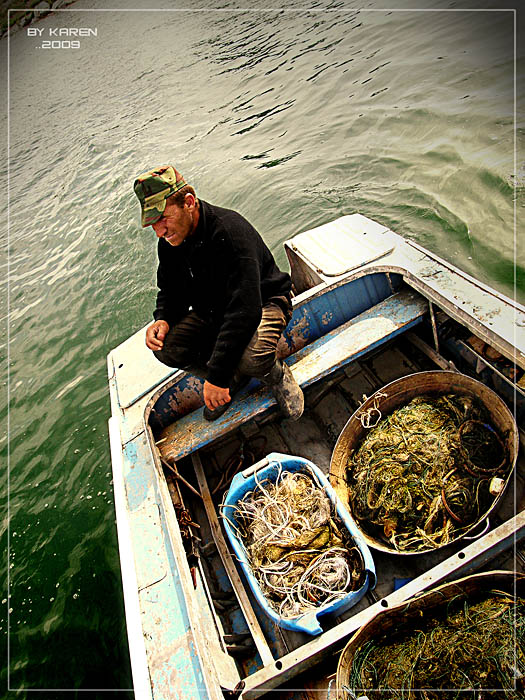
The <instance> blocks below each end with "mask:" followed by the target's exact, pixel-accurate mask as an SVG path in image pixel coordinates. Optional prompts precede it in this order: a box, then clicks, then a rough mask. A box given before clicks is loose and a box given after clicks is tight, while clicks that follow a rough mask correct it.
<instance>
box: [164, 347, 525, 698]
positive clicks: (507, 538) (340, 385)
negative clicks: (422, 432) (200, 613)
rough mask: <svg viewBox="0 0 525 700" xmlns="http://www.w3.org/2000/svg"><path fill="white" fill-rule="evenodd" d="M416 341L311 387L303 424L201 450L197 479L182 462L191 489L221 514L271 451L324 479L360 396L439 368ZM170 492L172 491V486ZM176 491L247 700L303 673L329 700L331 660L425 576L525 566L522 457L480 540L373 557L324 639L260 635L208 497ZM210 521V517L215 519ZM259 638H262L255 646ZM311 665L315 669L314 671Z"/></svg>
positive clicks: (245, 431) (275, 420)
mask: <svg viewBox="0 0 525 700" xmlns="http://www.w3.org/2000/svg"><path fill="white" fill-rule="evenodd" d="M416 343H417V345H419V348H418V347H416V344H414V342H413V341H412V340H411V335H410V334H407V335H402V336H400V337H398V338H396V339H394V340H393V341H392V342H391V343H390V344H387V345H386V346H383V347H382V348H381V349H379V350H377V351H376V352H374V353H372V354H370V355H369V356H367V357H366V358H364V359H363V358H361V359H359V360H355V361H354V362H352V363H351V364H350V365H347V366H346V367H343V368H341V369H340V370H338V371H336V372H335V373H334V374H332V375H331V376H329V377H328V378H327V379H324V380H322V381H319V382H317V383H315V384H313V385H312V386H309V387H307V388H306V391H305V399H306V403H305V406H306V407H305V412H304V415H303V417H302V418H301V419H300V420H299V421H297V422H290V421H287V420H282V419H280V416H279V414H278V412H277V410H276V409H274V410H271V411H267V412H266V413H264V414H263V415H262V416H255V417H254V418H253V419H252V420H250V421H248V422H246V423H244V424H242V425H240V426H239V427H238V428H237V429H236V430H234V431H233V432H231V433H229V434H228V435H226V436H224V437H221V438H219V439H218V440H216V441H215V442H213V443H212V444H211V445H209V446H206V447H204V448H202V449H201V450H200V451H199V452H198V457H197V466H198V464H201V465H202V469H201V477H200V478H199V479H196V478H195V467H196V458H195V456H193V459H192V457H191V456H190V457H185V458H183V459H181V460H179V461H178V462H177V469H178V471H179V472H180V473H181V474H182V475H183V476H184V478H185V479H187V480H188V481H189V482H190V483H193V484H194V486H195V488H197V489H198V488H199V487H200V490H201V492H203V483H202V479H204V482H205V483H204V488H205V489H209V492H210V498H211V502H213V505H212V506H211V507H212V508H213V509H214V512H215V516H217V517H218V516H219V511H220V508H219V504H220V501H221V498H222V494H223V493H224V490H226V489H227V487H228V485H229V483H230V481H231V478H232V477H233V475H234V473H235V472H236V471H239V470H241V469H244V468H246V467H248V466H250V465H251V464H252V463H253V462H255V461H257V460H259V459H261V458H262V457H264V456H265V455H266V454H267V453H269V452H272V451H277V452H282V453H287V454H292V455H297V456H301V457H306V458H307V459H310V460H311V461H313V462H314V463H315V464H316V465H317V466H319V467H320V468H321V469H322V470H323V472H324V473H326V474H328V473H329V470H330V459H331V456H332V450H333V447H334V445H335V442H336V440H337V437H338V436H339V434H340V432H341V430H342V429H343V427H344V425H345V424H346V422H347V420H348V419H349V417H350V416H351V414H352V413H353V412H354V411H355V410H356V409H357V408H358V407H359V405H360V403H361V402H362V400H363V395H366V396H370V395H371V394H372V393H374V392H375V391H376V390H377V389H380V388H381V387H383V386H384V385H385V384H387V383H388V382H390V381H393V380H394V379H397V378H399V377H401V376H405V375H406V374H410V373H413V372H418V371H423V370H433V369H436V364H435V361H434V360H433V359H431V358H430V357H429V356H428V355H427V354H425V353H424V352H422V351H421V349H420V348H421V347H423V348H425V349H426V346H425V344H424V341H422V340H421V338H419V337H416ZM428 354H429V355H430V356H433V357H434V359H435V358H436V357H437V356H435V353H434V355H433V351H432V350H431V349H428ZM439 361H440V362H441V364H443V363H448V362H449V361H448V360H445V359H444V358H441V359H439ZM226 415H227V414H226ZM166 472H167V479H168V481H170V480H171V478H172V475H171V474H170V473H169V471H168V470H166ZM179 484H180V482H179ZM171 488H172V489H173V484H171ZM180 492H181V493H182V495H183V498H184V501H185V504H186V505H187V507H188V509H189V511H190V512H191V513H192V515H193V517H194V519H196V520H197V522H198V523H199V524H200V529H199V537H200V538H201V547H200V561H199V564H198V576H199V577H202V581H201V582H202V585H204V586H205V587H206V589H207V590H208V591H209V592H210V593H209V597H210V605H211V606H212V608H213V609H214V610H215V616H216V619H215V621H214V624H215V626H216V628H217V634H218V636H219V637H220V636H222V637H223V639H226V641H227V640H228V639H230V640H231V639H237V640H239V639H240V640H241V643H238V642H236V643H234V644H232V645H230V648H231V649H232V650H233V655H234V658H235V663H236V666H237V668H238V670H239V675H240V678H241V679H243V680H244V683H245V691H244V693H243V697H245V696H246V697H249V696H253V697H255V696H257V695H260V694H261V693H264V692H265V691H266V690H267V689H269V688H275V687H276V686H279V687H280V689H281V686H282V684H283V683H286V682H287V681H288V680H291V678H292V677H294V676H295V675H296V674H297V672H299V671H301V670H304V672H303V675H302V676H300V677H299V678H294V680H293V682H292V683H291V685H290V687H292V686H293V687H294V688H304V689H305V691H306V689H310V690H316V697H318V698H323V697H326V689H327V687H328V685H329V681H330V678H331V675H332V674H333V673H334V672H335V667H336V657H335V656H334V654H335V653H336V652H337V651H340V650H341V648H342V646H343V641H344V640H346V639H347V638H348V635H349V634H350V633H351V632H352V631H354V630H355V629H357V627H358V626H360V625H361V624H363V622H364V621H366V620H368V619H369V617H370V616H371V614H372V613H373V612H374V611H376V612H377V611H378V610H379V609H381V606H383V607H386V606H388V605H392V604H394V603H395V602H398V601H399V600H403V599H404V597H408V595H412V594H413V592H414V589H415V590H418V589H419V588H420V587H421V586H423V587H428V585H426V584H425V582H424V579H425V577H426V578H427V579H428V581H431V582H432V584H434V583H436V584H437V583H439V582H440V581H442V580H444V579H445V578H448V579H450V578H458V577H460V576H463V575H467V574H468V573H472V572H473V571H475V570H478V569H481V570H484V569H485V570H486V569H491V570H493V569H506V570H513V569H514V568H515V567H516V568H517V569H518V570H520V571H521V570H523V569H524V566H523V564H524V562H525V550H524V551H523V552H522V551H521V549H520V548H518V547H516V548H514V547H513V543H512V537H513V534H512V532H510V531H509V533H508V534H506V533H505V527H506V525H505V524H506V523H507V521H509V520H511V519H512V518H513V516H514V515H515V513H518V512H519V511H521V510H523V509H524V508H525V493H524V492H525V460H524V459H523V457H520V458H519V461H518V464H517V467H516V473H515V478H514V479H513V481H512V484H510V487H509V489H508V492H507V494H506V496H505V498H504V500H503V502H502V505H501V506H500V507H499V508H498V511H497V513H494V514H491V517H490V532H489V533H488V534H486V535H484V536H482V537H481V538H480V539H477V540H476V539H474V540H470V541H468V540H467V539H466V538H464V539H462V540H460V541H459V542H457V543H454V544H452V545H450V546H447V547H445V548H441V549H440V550H439V551H436V552H432V553H429V554H423V555H416V556H414V555H390V554H385V553H383V552H378V551H373V552H372V554H373V557H374V561H375V564H376V572H377V578H378V582H377V586H376V588H375V590H373V591H369V592H368V593H367V595H366V596H365V598H364V599H363V600H362V601H361V602H360V603H358V604H357V606H355V607H354V608H352V609H351V610H349V611H348V612H347V613H345V614H344V615H342V616H341V618H337V619H336V620H333V621H332V623H331V624H329V625H328V627H327V629H326V631H325V633H324V634H323V635H321V637H319V638H315V639H312V638H311V637H309V636H308V635H304V634H298V633H294V632H289V631H286V630H282V629H280V628H277V627H276V626H275V625H273V623H271V622H270V621H269V620H267V619H265V616H264V615H263V616H260V615H258V618H259V623H260V629H259V631H256V632H255V634H254V633H253V630H250V629H249V628H248V626H247V625H246V621H245V618H246V611H245V612H244V614H243V613H241V609H240V607H239V603H238V601H237V600H236V597H235V595H234V592H233V591H232V585H231V576H228V574H227V571H226V570H225V567H224V564H223V558H221V556H220V552H219V551H218V549H217V546H216V545H215V544H214V537H213V534H212V527H210V518H209V517H207V516H206V513H205V509H204V507H203V504H202V500H201V499H200V498H197V497H195V496H193V494H192V493H191V492H190V490H189V489H188V488H187V487H185V486H184V485H181V486H180ZM208 507H209V504H208ZM213 518H214V516H213V515H212V520H213ZM215 527H216V528H217V525H216V526H215ZM495 528H496V531H495ZM498 528H499V529H498ZM481 529H482V528H481ZM487 538H489V539H487ZM490 538H492V539H490ZM487 545H489V546H490V547H492V548H491V551H490V555H488V554H487V551H486V548H487ZM493 545H494V546H493ZM231 561H232V562H233V559H232V560H231ZM234 566H235V565H234ZM404 584H407V585H406V586H404ZM241 585H242V586H243V588H244V589H245V591H246V593H247V596H248V599H249V603H248V606H250V605H251V606H253V608H254V609H255V610H256V611H257V610H258V608H257V603H256V602H255V601H254V599H253V597H252V596H251V593H250V591H249V588H248V586H247V585H246V584H245V582H244V580H243V579H242V576H241ZM411 588H412V591H411ZM214 591H215V592H214ZM217 591H219V593H218V594H217ZM217 595H219V597H218V598H217ZM214 596H215V597H214ZM242 607H243V606H242V605H241V608H242ZM249 614H250V613H248V616H249ZM239 634H240V635H241V637H239V636H238V635H239ZM228 635H234V637H228ZM235 635H237V636H235ZM242 635H244V636H242ZM260 635H262V639H258V636H260ZM226 646H227V645H226V644H221V642H220V640H219V644H218V648H217V655H220V654H221V653H222V654H224V653H225V649H226ZM221 647H224V648H221ZM265 647H266V648H265ZM256 649H257V651H258V653H259V659H260V658H263V661H262V662H261V661H260V660H259V661H256V660H255V659H257V656H256V655H255V650H256ZM217 658H218V656H217ZM312 664H313V666H312ZM310 666H312V667H311V668H309V667H310ZM323 692H324V693H325V694H324V695H323Z"/></svg>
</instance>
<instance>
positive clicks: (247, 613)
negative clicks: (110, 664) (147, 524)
mask: <svg viewBox="0 0 525 700" xmlns="http://www.w3.org/2000/svg"><path fill="white" fill-rule="evenodd" d="M191 460H192V462H193V466H194V468H195V474H196V475H197V481H198V483H199V488H200V491H201V494H202V498H203V501H204V507H205V509H206V515H207V516H208V521H209V523H210V527H211V531H212V535H213V539H214V541H215V545H216V547H217V551H218V552H219V555H220V557H221V560H222V564H223V566H224V568H225V569H226V572H227V574H228V576H229V579H230V582H231V584H232V587H233V590H234V592H235V595H236V597H237V600H238V601H239V606H240V608H241V610H242V612H243V615H244V618H245V620H246V624H247V625H248V628H249V630H250V633H251V635H252V637H253V641H254V642H255V646H256V648H257V651H258V652H259V656H260V657H261V660H262V662H263V665H264V666H268V665H269V664H272V666H273V665H274V658H273V654H272V652H271V650H270V647H269V646H268V644H267V642H266V639H265V637H264V634H263V631H262V629H261V627H260V625H259V622H258V620H257V617H256V615H255V613H254V612H253V608H252V605H251V603H250V600H249V598H248V595H247V593H246V591H245V590H244V585H243V583H242V581H241V578H240V576H239V574H238V572H237V569H236V568H235V564H234V563H233V559H232V557H231V554H230V552H229V550H228V546H227V544H226V540H225V539H224V535H223V534H222V530H221V526H220V523H219V518H218V517H217V513H216V512H215V505H214V503H213V501H212V498H211V493H210V489H209V488H208V482H207V481H206V475H205V474H204V469H203V466H202V462H201V458H200V455H199V454H198V453H197V452H196V453H194V454H192V456H191Z"/></svg>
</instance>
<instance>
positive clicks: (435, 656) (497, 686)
mask: <svg viewBox="0 0 525 700" xmlns="http://www.w3.org/2000/svg"><path fill="white" fill-rule="evenodd" d="M524 681H525V601H524V600H523V599H518V600H517V601H516V600H515V599H514V598H513V597H512V596H510V595H508V594H507V593H503V592H501V591H490V592H489V593H487V594H485V595H483V596H480V595H479V594H478V595H477V596H475V597H474V598H471V599H470V600H469V599H466V598H465V597H464V596H463V595H461V596H459V597H457V598H456V599H453V600H452V601H451V602H449V603H448V605H447V606H445V607H444V612H441V613H432V614H428V615H427V616H425V617H424V619H421V618H420V617H418V618H417V621H416V622H410V623H406V625H405V626H403V628H402V629H401V630H396V631H395V632H392V630H391V631H390V632H388V633H385V634H384V635H383V636H382V637H374V638H373V639H371V640H370V641H368V642H367V643H365V644H363V646H362V647H360V648H359V649H358V650H357V652H356V653H355V655H354V657H353V660H352V667H351V669H350V670H349V674H348V683H349V686H350V688H351V690H349V688H345V689H344V690H346V693H345V694H344V695H343V697H345V698H350V697H352V698H355V697H357V696H358V695H360V694H361V693H362V692H363V691H364V692H366V695H367V697H368V698H370V700H372V698H376V697H377V698H378V699H379V698H380V699H381V700H407V699H408V698H410V699H412V700H415V699H416V698H417V699H421V700H442V698H444V697H447V698H448V699H449V700H454V699H456V698H461V700H479V699H482V700H488V699H489V698H493V699H494V700H495V699H496V698H508V699H509V700H510V699H511V698H512V699H515V700H518V698H523V697H524V691H525V683H524ZM444 690H446V691H448V692H447V693H446V694H445V693H443V691H444Z"/></svg>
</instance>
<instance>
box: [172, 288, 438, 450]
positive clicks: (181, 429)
mask: <svg viewBox="0 0 525 700" xmlns="http://www.w3.org/2000/svg"><path fill="white" fill-rule="evenodd" d="M427 308H428V305H427V303H426V301H425V300H424V299H423V298H422V297H420V296H419V295H418V294H416V293H414V292H411V291H408V290H405V291H403V292H398V293H397V294H394V295H392V296H391V297H389V298H388V299H385V300H384V301H382V302H380V303H379V304H376V305H375V306H373V307H372V308H371V309H367V310H366V311H364V312H363V313H362V314H359V315H358V316H356V317H355V318H353V319H351V320H350V321H347V322H346V323H344V324H343V325H342V326H339V327H338V328H336V329H334V330H333V331H331V332H330V333H327V334H326V335H324V336H322V337H321V338H318V340H316V341H315V342H313V343H311V344H310V345H307V346H305V347H303V348H302V349H301V350H298V351H297V352H296V353H294V355H292V356H291V357H290V358H288V359H287V362H288V364H289V365H290V368H291V370H292V372H293V375H294V377H295V379H296V380H297V382H298V383H299V384H300V385H301V386H302V387H303V388H304V387H307V386H309V385H310V384H313V383H314V382H316V381H318V380H319V379H322V378H323V377H325V376H327V375H328V374H330V373H331V372H333V371H334V370H336V369H338V368H340V367H343V366H345V365H346V364H348V363H349V362H351V361H352V360H354V359H356V358H357V357H360V356H361V355H364V354H365V353H367V352H368V351H370V350H372V349H374V348H376V347H379V346H380V345H381V344H382V343H384V342H386V341H387V340H389V339H390V338H393V337H394V336H396V335H398V334H399V333H401V332H402V331H404V330H406V329H408V328H410V327H411V326H413V325H414V324H415V323H417V322H418V321H420V320H421V318H422V316H423V315H424V314H425V312H426V311H427ZM275 404H276V401H275V399H274V397H273V395H272V394H271V392H270V391H269V389H268V388H266V387H263V386H260V387H259V388H258V389H256V390H255V392H253V393H252V394H250V395H249V397H247V396H246V394H241V395H240V397H239V398H236V399H235V402H234V405H233V406H232V407H231V409H229V410H228V411H226V413H225V414H224V415H223V416H221V418H219V419H218V420H216V421H214V422H211V423H210V422H208V421H205V420H204V419H203V418H202V408H200V409H198V410H197V411H194V412H193V413H190V414H188V415H186V416H184V417H183V418H181V419H180V420H178V421H176V422H175V423H173V424H172V425H170V426H168V427H167V428H166V429H165V430H164V431H163V432H162V434H161V436H160V438H161V439H162V440H163V442H162V443H161V444H159V448H160V451H161V454H162V457H163V458H164V459H165V460H167V461H169V462H170V461H176V460H177V459H180V458H181V457H184V456H185V455H187V454H190V453H191V452H194V451H196V450H199V449H200V448H201V447H204V445H207V444H209V443H210V442H213V441H214V440H216V439H217V438H219V437H221V436H222V435H225V434H226V433H229V432H231V431H232V430H233V429H235V428H237V427H240V426H241V425H242V424H243V423H245V422H247V421H248V420H250V419H252V418H254V417H255V416H257V415H260V414H261V413H264V412H265V411H267V410H268V409H270V408H272V407H273V406H275Z"/></svg>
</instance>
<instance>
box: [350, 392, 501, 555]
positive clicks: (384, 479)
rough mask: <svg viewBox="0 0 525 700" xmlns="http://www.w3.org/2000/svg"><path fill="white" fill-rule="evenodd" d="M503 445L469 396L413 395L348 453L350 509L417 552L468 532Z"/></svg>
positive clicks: (375, 531)
mask: <svg viewBox="0 0 525 700" xmlns="http://www.w3.org/2000/svg"><path fill="white" fill-rule="evenodd" d="M507 471H508V459H507V451H506V448H505V446H504V444H503V441H502V440H501V438H500V436H499V435H498V434H497V432H496V431H495V429H494V428H493V427H492V426H491V425H490V424H489V416H488V415H487V411H486V409H485V407H484V406H483V405H482V404H481V403H479V402H477V401H475V400H474V399H472V398H471V397H469V396H458V395H455V394H449V395H447V396H440V397H437V398H435V397H434V398H432V397H417V398H415V399H413V400H412V401H411V402H410V403H408V404H406V405H405V406H402V407H401V408H398V409H397V410H395V411H394V412H393V413H391V414H390V415H388V416H387V417H385V418H383V419H382V420H381V421H380V422H379V423H378V424H377V426H376V427H375V428H373V429H372V430H371V431H370V432H369V433H368V434H367V436H366V438H365V439H364V440H363V442H362V443H361V444H360V446H359V447H358V449H357V450H355V451H354V452H353V453H351V454H350V457H349V460H348V469H347V482H348V487H349V500H350V504H351V508H352V512H353V514H354V516H355V517H356V518H357V520H359V521H360V523H361V524H362V526H363V527H364V528H365V529H366V530H367V531H368V532H369V533H370V534H371V535H372V536H375V537H377V536H379V537H380V538H381V539H385V540H386V541H387V542H389V543H390V544H391V545H393V546H394V547H395V549H396V550H398V551H411V552H417V551H424V550H429V549H432V548H435V547H439V546H441V545H444V544H447V543H448V542H450V541H452V540H453V539H455V538H456V537H458V536H459V535H460V534H461V533H463V532H465V531H466V530H468V528H469V527H470V526H471V525H473V524H474V523H475V522H476V521H477V520H478V519H479V518H481V516H482V515H483V514H484V513H485V512H486V511H487V510H488V509H489V507H490V504H491V503H492V502H493V500H494V496H493V495H491V493H490V483H491V480H492V479H493V478H494V477H502V476H504V475H505V473H506V472H507Z"/></svg>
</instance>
